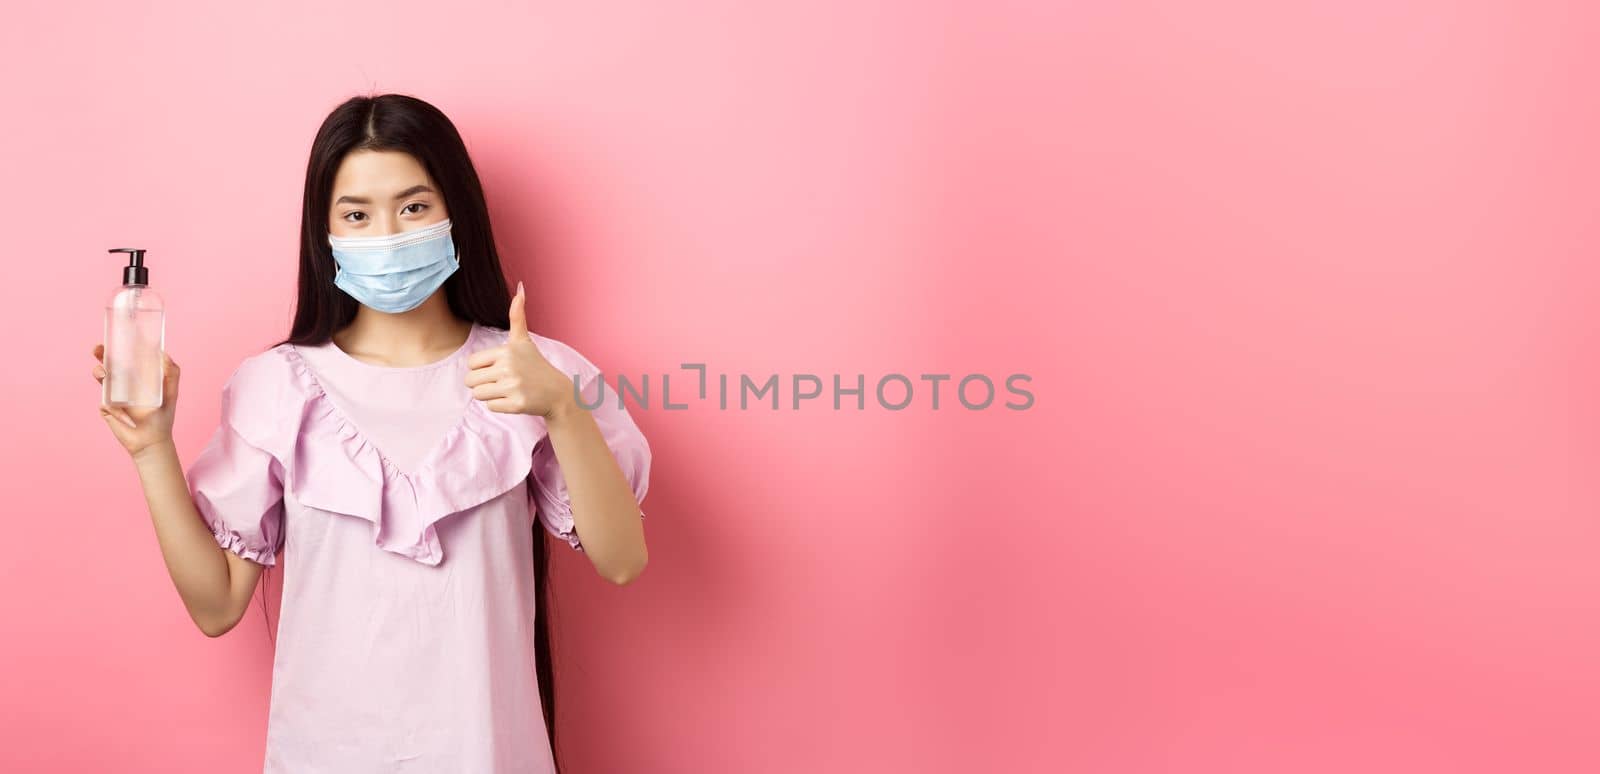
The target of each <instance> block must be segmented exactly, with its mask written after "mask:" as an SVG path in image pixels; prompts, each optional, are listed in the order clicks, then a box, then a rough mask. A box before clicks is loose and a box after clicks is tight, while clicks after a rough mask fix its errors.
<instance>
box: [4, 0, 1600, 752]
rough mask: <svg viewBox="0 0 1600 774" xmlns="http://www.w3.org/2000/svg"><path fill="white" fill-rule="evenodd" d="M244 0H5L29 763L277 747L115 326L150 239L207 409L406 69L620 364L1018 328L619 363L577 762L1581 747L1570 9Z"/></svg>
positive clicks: (1585, 186)
mask: <svg viewBox="0 0 1600 774" xmlns="http://www.w3.org/2000/svg"><path fill="white" fill-rule="evenodd" d="M144 5H151V6H152V7H149V8H142V7H140V6H144ZM227 5H228V6H229V7H228V9H227V10H222V9H221V4H215V3H197V2H187V3H163V4H141V3H100V4H96V5H75V4H72V3H50V4H45V3H29V4H19V5H16V6H15V7H12V8H8V10H7V19H6V23H5V25H3V29H0V44H3V45H0V68H3V72H5V73H6V75H5V76H4V90H5V93H4V95H3V96H4V105H5V111H4V112H5V118H4V121H3V126H4V128H3V130H0V131H4V142H3V143H0V169H3V170H4V173H5V175H4V186H3V187H0V204H3V205H4V211H5V212H6V213H8V214H9V215H10V218H11V220H10V225H9V227H8V228H7V229H6V231H7V237H6V244H5V252H6V253H7V257H8V259H9V261H8V263H9V267H8V275H7V277H6V280H7V283H8V284H9V288H8V290H9V292H7V293H6V294H5V295H6V301H5V302H4V303H3V304H0V315H4V319H3V323H4V324H5V328H6V330H7V331H8V332H9V336H10V339H11V345H10V347H9V350H10V352H11V353H12V354H11V358H10V364H9V366H8V367H6V368H5V369H0V385H3V388H4V397H5V398H6V401H5V403H6V405H7V406H8V407H9V409H10V410H9V411H8V412H7V416H6V421H5V424H6V426H7V427H8V431H7V432H8V436H9V438H8V440H7V442H6V443H4V444H3V446H0V455H3V456H0V471H3V473H0V475H3V476H4V491H5V498H6V499H5V503H6V507H5V509H4V512H5V515H6V516H7V519H6V534H5V536H4V546H5V548H4V553H5V555H4V559H3V560H0V627H3V629H0V642H3V643H4V644H3V645H0V665H3V666H0V686H3V689H0V737H3V738H0V770H5V771H53V772H103V771H119V772H208V773H209V772H223V773H228V772H253V771H259V767H260V763H261V753H262V745H263V739H264V736H263V735H264V732H265V722H266V711H267V698H268V687H269V682H268V681H269V676H270V658H271V651H270V643H269V641H268V639H267V633H266V631H265V624H264V622H263V616H262V614H261V610H259V609H256V608H252V610H251V611H250V614H249V615H248V616H247V618H246V619H245V621H244V622H243V623H242V624H241V625H240V626H239V627H238V628H237V629H236V630H234V631H233V632H231V633H230V634H228V635H227V636H226V637H223V638H221V639H218V640H211V639H207V638H206V637H204V636H203V635H201V634H200V632H199V631H198V630H197V629H196V628H195V627H194V625H193V624H192V623H190V621H189V620H188V618H187V616H186V615H185V613H184V611H183V609H182V605H181V604H180V602H179V600H178V597H177V595H176V593H175V592H174V591H173V588H172V585H171V581H170V580H169V578H168V576H167V573H166V570H165V569H164V567H163V564H162V560H161V557H160V554H159V551H158V548H157V545H156V542H155V539H154V535H153V533H152V530H151V527H150V523H149V519H148V516H147V514H146V512H145V510H144V504H143V500H142V497H141V495H140V490H139V487H138V482H137V479H136V478H135V476H134V473H133V470H132V467H131V465H130V464H129V463H128V461H127V459H126V456H125V454H124V453H123V452H122V450H121V449H120V447H118V446H117V445H116V444H115V442H114V440H113V439H112V437H111V435H110V433H109V432H108V431H107V430H106V428H105V427H104V425H103V423H102V421H101V419H100V418H99V416H98V415H97V413H96V409H95V404H96V401H97V399H98V398H97V395H98V393H97V388H96V385H95V384H94V382H93V381H92V380H91V379H90V377H89V368H90V365H91V357H90V355H89V350H90V348H91V347H92V346H93V345H94V344H95V343H96V342H97V341H98V340H99V337H100V325H101V304H102V303H103V302H104V300H105V298H106V297H107V296H108V295H109V294H110V293H111V292H112V291H113V290H114V289H115V285H116V282H117V281H118V277H119V270H118V265H119V264H118V262H117V260H116V257H114V256H110V255H108V254H107V253H106V252H105V251H106V249H107V248H110V247H120V246H125V245H133V246H140V247H145V248H147V249H148V250H149V251H150V252H149V260H150V264H151V266H152V269H151V275H152V279H153V282H154V284H155V285H156V286H157V287H158V288H159V289H160V291H161V292H162V293H163V294H164V295H165V297H166V298H167V300H168V302H169V304H170V306H171V309H172V312H171V314H170V317H169V338H168V345H169V350H170V351H171V352H172V354H173V356H174V357H175V358H176V359H177V360H178V362H179V363H180V364H182V365H183V367H184V374H185V375H184V384H183V398H182V402H181V404H180V410H179V413H178V417H179V419H178V427H177V440H178V446H179V448H180V451H181V454H182V457H183V459H184V462H185V464H187V463H188V462H189V461H190V460H192V459H193V456H194V454H195V453H196V452H198V450H199V448H200V446H201V445H202V444H203V443H204V440H205V438H206V437H207V436H208V435H209V433H210V432H211V431H212V429H213V428H214V427H215V422H216V416H217V409H218V400H219V389H220V387H221V384H222V381H223V380H224V379H225V378H226V377H227V375H228V373H229V372H230V371H231V370H232V368H233V367H234V366H235V365H236V364H237V363H238V361H239V360H240V359H241V358H243V357H244V356H246V355H248V354H250V353H252V352H254V351H256V350H258V349H259V348H260V347H262V346H264V345H265V344H267V343H270V341H271V340H273V339H274V338H275V337H278V336H281V335H282V334H284V333H285V332H286V330H287V325H288V320H289V316H290V312H291V304H292V290H293V282H294V278H295V249H296V248H295V245H296V233H297V228H298V220H297V219H298V208H299V206H300V196H301V186H302V183H303V174H304V168H305V162H306V154H307V151H308V148H309V145H310V142H311V138H312V134H313V133H314V131H315V129H316V127H317V125H318V123H319V122H320V121H321V119H322V117H323V116H324V115H325V114H326V113H327V112H328V111H329V110H330V109H332V107H333V106H334V105H335V104H337V103H338V102H339V101H340V100H342V99H343V98H345V97H346V96H349V95H351V94H355V93H361V92H365V91H369V90H370V91H376V92H383V91H403V92H408V93H413V94H416V95H418V96H421V97H423V98H424V99H427V100H429V101H431V102H434V103H435V104H437V105H438V106H439V107H441V108H442V109H443V110H444V111H445V112H446V113H447V114H449V115H450V116H451V117H452V119H453V120H454V121H455V122H456V123H457V125H458V126H459V127H460V129H461V131H462V132H463V134H464V135H465V137H466V139H467V142H468V146H469V148H470V149H471V151H472V152H473V154H474V157H475V159H476V161H477V164H478V165H479V170H480V172H481V174H482V176H483V179H484V181H485V184H486V186H487V191H488V196H489V200H490V206H491V208H492V212H493V214H494V215H495V224H496V227H497V231H498V235H499V238H500V240H501V248H502V255H503V256H504V258H505V260H506V262H507V267H506V268H507V272H508V274H510V275H511V276H512V279H517V278H521V279H525V280H527V281H528V282H529V286H530V313H531V315H532V324H533V326H534V329H535V330H537V331H541V332H543V333H545V334H546V335H550V336H554V337H556V338H559V339H561V340H563V341H567V342H568V343H571V344H573V345H574V346H576V347H578V348H579V349H580V350H581V351H583V352H584V353H585V354H587V355H589V356H590V357H591V358H592V359H594V360H595V361H596V362H597V363H599V364H601V365H602V367H604V368H606V369H607V370H608V372H611V373H615V372H617V371H626V372H630V373H635V374H637V373H641V372H650V373H656V374H659V373H661V372H663V371H669V370H673V369H676V367H677V365H678V364H679V363H683V362H693V361H699V362H705V363H707V364H708V365H709V367H710V368H711V370H712V372H713V373H718V372H725V373H733V374H737V373H741V372H743V373H751V374H757V375H765V374H769V373H773V372H777V373H780V374H793V373H799V372H811V373H821V374H830V375H831V374H834V373H840V374H846V375H853V374H856V373H865V374H868V379H869V380H872V379H875V378H876V377H877V376H879V375H882V374H884V373H889V372H900V373H906V374H910V375H913V376H915V375H916V374H919V373H934V372H941V373H952V374H955V375H957V376H958V377H959V376H961V375H965V374H968V373H985V374H988V375H990V376H992V377H995V378H997V379H998V378H1003V376H1004V375H1006V374H1009V373H1012V372H1026V373H1030V374H1032V375H1033V377H1034V381H1033V383H1032V388H1033V391H1034V393H1035V395H1036V396H1037V398H1038V402H1037V405H1036V406H1035V407H1034V408H1033V409H1032V410H1031V411H1025V412H1016V411H1006V410H1004V409H998V408H995V409H991V410H987V411H978V412H972V411H966V410H964V409H961V408H960V407H959V406H958V405H957V404H955V403H954V401H952V400H950V396H949V394H948V393H946V394H945V396H944V400H943V402H942V404H941V408H940V410H938V411H932V410H929V409H928V405H927V403H926V401H918V403H917V404H916V406H915V408H913V409H910V410H907V411H903V412H888V411H885V410H882V409H881V408H875V407H869V410H867V411H866V412H861V413H857V412H853V411H852V412H840V413H833V412H831V411H823V410H817V409H816V408H815V407H813V408H812V409H811V410H803V411H799V412H796V411H780V412H772V411H770V410H751V411H745V412H738V411H726V412H719V411H716V410H715V408H714V404H698V405H695V406H693V407H692V408H691V409H689V410H686V411H679V412H666V411H662V410H660V409H659V406H657V407H656V408H655V409H653V410H647V411H638V412H637V413H636V416H637V418H638V420H639V423H640V425H641V426H642V427H643V428H644V430H645V432H646V433H647V435H648V436H649V437H650V439H651V442H652V446H653V448H654V450H655V455H656V463H655V472H654V475H653V477H652V478H653V480H652V486H651V492H650V495H649V498H648V500H647V502H646V505H647V507H648V510H649V512H650V514H651V520H650V521H649V524H648V527H647V530H648V535H649V539H650V547H651V564H650V568H649V569H648V570H647V571H646V573H645V576H644V577H643V578H641V579H640V581H639V582H637V583H636V584H634V585H631V586H628V587H624V588H615V587H610V586H608V585H607V584H605V583H604V582H603V581H601V580H600V579H599V578H598V577H596V576H595V575H594V574H593V573H592V572H591V571H589V569H588V568H587V567H586V566H585V565H584V564H583V563H582V561H581V559H579V558H578V557H577V556H575V555H571V554H570V553H562V552H557V553H558V555H559V557H560V559H559V563H558V565H557V568H556V571H557V579H556V583H557V588H558V594H559V596H560V602H559V611H558V615H559V617H560V627H561V631H560V634H559V638H560V642H559V644H560V647H561V655H560V659H561V662H560V668H561V669H562V670H563V672H562V682H561V712H562V728H561V733H562V738H563V740H564V747H565V751H566V753H567V756H568V757H567V760H568V762H569V764H571V770H572V771H573V772H708V771H711V772H816V771H852V772H854V771H860V772H877V771H919V772H972V771H1006V772H1059V771H1093V772H1168V771H1181V772H1191V771H1193V772H1212V771H1216V772H1222V771H1226V772H1283V771H1296V772H1320V771H1328V772H1349V771H1383V772H1390V771H1393V772H1417V771H1439V772H1445V771H1448V772H1503V771H1539V772H1590V771H1595V770H1597V769H1600V745H1597V744H1596V742H1595V727H1596V720H1597V717H1596V706H1597V699H1600V666H1597V656H1596V654H1597V652H1600V623H1597V614H1600V603H1597V601H1596V600H1597V592H1600V570H1597V566H1596V563H1595V561H1594V558H1593V557H1594V555H1595V551H1596V548H1597V543H1600V525H1597V523H1596V514H1597V512H1600V510H1597V506H1600V485H1597V477H1596V476H1595V474H1594V470H1595V467H1596V465H1597V463H1600V441H1597V437H1600V434H1597V432H1596V421H1597V420H1600V402H1597V398H1596V396H1597V395H1600V371H1597V368H1596V366H1595V362H1596V361H1595V357H1594V353H1595V349H1596V344H1597V343H1600V342H1597V335H1596V334H1597V330H1600V313H1597V312H1596V311H1595V307H1594V305H1593V301H1592V300H1593V299H1594V298H1595V296H1596V290H1597V284H1600V272H1597V270H1596V263H1595V249H1594V245H1595V243H1596V237H1597V236H1600V227H1597V225H1596V224H1597V222H1600V219H1597V218H1596V217H1595V196H1594V191H1595V183H1596V180H1597V179H1600V163H1597V162H1600V154H1597V152H1596V138H1597V137H1600V131H1597V130H1600V120H1597V112H1596V105H1597V101H1596V99H1595V95H1596V86H1597V84H1596V79H1595V73H1596V72H1597V69H1596V68H1597V66H1600V60H1597V57H1596V55H1595V53H1594V51H1595V49H1594V47H1593V45H1592V44H1593V40H1594V36H1595V33H1596V22H1597V21H1600V19H1597V18H1596V16H1595V14H1594V12H1592V11H1587V10H1580V8H1581V6H1582V5H1583V4H1579V3H1529V2H1509V1H1502V2H1491V3H1472V4H1463V3H1447V2H1410V3H1393V2H1358V3H1334V2H1327V3H1297V4H1292V5H1296V6H1300V7H1299V8H1298V9H1296V10H1290V9H1286V8H1284V7H1283V6H1284V5H1288V4H1282V3H1275V2H1265V1H1262V2H1223V3H1215V2H1213V3H1190V4H1147V3H1086V4H1076V5H1074V6H1073V7H1065V6H1067V5H1068V4H1065V3H1038V4H1031V5H1030V4H1022V3H1003V2H985V3H954V2H943V3H921V2H880V3H857V2H843V1H839V2H832V1H830V2H809V3H789V4H774V3H761V4H749V3H738V2H720V3H690V4H684V3H673V4H666V3H646V2H606V3H583V4H573V3H534V4H512V3H470V2H466V3H454V4H448V5H446V4H439V3H412V2H404V1H402V2H390V3H382V4H378V3H372V4H366V5H365V7H363V8H360V9H356V8H349V7H346V4H330V3H294V4H289V3H269V4H260V3H258V4H227ZM156 6H159V7H156ZM756 6H759V7H756ZM946 386H947V387H948V385H946ZM684 394H686V393H678V395H675V398H677V397H680V396H682V395H684ZM272 599H275V597H273V598H272ZM275 620H276V618H275V617H274V621H275Z"/></svg>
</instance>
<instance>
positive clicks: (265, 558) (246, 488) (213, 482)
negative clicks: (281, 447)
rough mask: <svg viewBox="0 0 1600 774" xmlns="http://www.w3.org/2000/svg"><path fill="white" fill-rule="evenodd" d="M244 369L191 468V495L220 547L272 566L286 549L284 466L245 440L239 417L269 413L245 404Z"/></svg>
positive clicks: (231, 385)
mask: <svg viewBox="0 0 1600 774" xmlns="http://www.w3.org/2000/svg"><path fill="white" fill-rule="evenodd" d="M253 370H256V369H249V368H241V369H240V370H237V371H235V372H234V374H233V375H232V376H230V377H229V379H228V383H227V384H226V385H224V386H223V391H222V394H223V397H222V421H221V424H220V425H219V426H218V427H217V429H216V431H215V432H214V433H212V435H211V439H210V441H208V442H207V443H206V446H205V448H204V449H202V450H201V451H200V455H199V456H198V457H196V458H195V461H194V462H193V463H192V464H191V465H190V466H189V471H188V473H187V478H188V483H189V493H190V494H191V495H192V496H193V498H194V505H195V509H196V510H198V511H199V512H200V516H201V518H202V519H203V520H204V521H205V523H206V526H207V527H209V528H210V529H211V533H212V535H213V536H214V537H215V538H216V540H217V544H218V545H220V546H222V547H223V548H224V549H226V550H228V551H232V552H233V553H235V554H237V555H239V556H241V557H244V558H245V559H249V560H251V561H254V562H256V563H258V564H263V565H269V566H270V565H272V564H275V563H276V561H277V555H278V551H279V550H280V549H281V548H282V547H283V512H284V506H283V479H284V471H283V465H282V464H281V463H280V462H279V461H278V459H277V458H276V457H275V456H274V455H272V454H270V453H268V452H267V451H265V450H263V449H261V448H259V447H258V446H256V445H254V444H252V443H251V442H249V441H248V440H246V435H245V434H244V433H243V432H241V428H242V427H247V426H248V422H247V421H246V419H245V417H243V416H241V415H240V412H244V411H251V410H252V409H254V410H256V411H263V410H266V409H267V407H265V406H254V407H252V406H251V405H249V403H250V402H249V401H247V400H242V399H241V397H242V396H241V393H245V392H248V387H242V385H241V382H242V381H244V380H246V379H247V378H249V376H250V375H251V373H252V371H253Z"/></svg>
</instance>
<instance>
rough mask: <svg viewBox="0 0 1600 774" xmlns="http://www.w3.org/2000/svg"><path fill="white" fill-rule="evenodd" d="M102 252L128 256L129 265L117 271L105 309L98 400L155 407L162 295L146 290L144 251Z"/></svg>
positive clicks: (159, 379)
mask: <svg viewBox="0 0 1600 774" xmlns="http://www.w3.org/2000/svg"><path fill="white" fill-rule="evenodd" d="M107 252H112V253H128V254H129V261H128V265H127V266H125V267H123V269H122V287H121V288H120V289H119V290H117V292H116V295H113V296H112V297H111V302H110V303H109V304H107V305H106V328H105V353H104V359H105V369H106V378H105V379H104V380H103V381H102V382H101V385H102V394H101V400H102V401H103V402H104V403H105V404H106V405H108V406H128V407H138V408H158V407H160V406H161V402H162V394H161V384H162V377H163V376H164V375H165V374H164V371H165V368H164V365H165V362H164V360H165V359H164V357H163V349H164V348H165V347H166V310H165V308H164V307H163V306H162V303H161V296H159V295H157V294H156V292H155V291H154V290H151V289H150V270H149V269H148V268H146V267H145V265H144V250H142V249H139V248H135V247H118V248H114V249H112V250H108V251H107Z"/></svg>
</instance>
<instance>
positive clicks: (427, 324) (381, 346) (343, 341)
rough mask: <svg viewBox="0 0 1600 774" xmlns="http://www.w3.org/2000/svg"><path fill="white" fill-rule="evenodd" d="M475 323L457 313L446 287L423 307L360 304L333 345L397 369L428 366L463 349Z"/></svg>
mask: <svg viewBox="0 0 1600 774" xmlns="http://www.w3.org/2000/svg"><path fill="white" fill-rule="evenodd" d="M471 332H472V323H471V321H469V320H463V319H461V318H459V317H456V316H455V313H453V312H451V311H450V304H449V302H448V301H446V300H445V295H444V291H443V289H440V290H439V291H437V292H435V293H434V294H433V295H431V296H429V297H428V300H426V301H423V302H422V304H421V305H420V306H418V307H417V308H415V309H412V310H410V311H407V312H401V313H399V314H389V313H386V312H379V311H377V310H375V309H372V308H370V307H366V306H361V307H359V308H358V309H357V311H356V318H355V319H354V320H352V321H351V322H350V324H349V325H347V326H345V327H344V328H343V329H342V330H339V331H336V332H334V334H333V339H334V344H335V345H337V346H338V347H339V348H340V349H342V350H344V351H345V352H347V353H349V354H350V355H351V356H352V357H356V358H359V359H361V360H365V361H367V362H370V363H373V364H375V365H382V366H389V367H394V368H406V367H410V366H417V365H426V364H428V363H432V362H434V361H436V360H439V359H440V358H443V357H446V356H448V355H449V354H450V353H452V352H454V351H456V350H457V349H460V348H461V345H462V344H463V343H465V342H466V340H467V336H468V335H469V334H471Z"/></svg>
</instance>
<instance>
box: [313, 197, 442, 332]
mask: <svg viewBox="0 0 1600 774" xmlns="http://www.w3.org/2000/svg"><path fill="white" fill-rule="evenodd" d="M328 245H329V246H331V247H332V248H333V260H334V261H335V262H336V263H337V264H338V266H339V268H338V270H337V271H336V272H334V275H333V284H334V285H336V286H338V288H339V289H340V290H343V291H344V292H346V293H348V294H350V296H351V297H353V298H354V299H355V300H357V301H360V302H361V303H363V304H366V305H367V306H370V307H372V308H373V309H376V310H378V311H380V312H389V313H391V314H393V313H398V312H406V311H410V310H412V309H415V308H417V307H418V306H420V305H421V304H422V302H423V301H426V300H427V299H428V296H431V295H433V291H435V290H438V289H439V286H440V285H443V284H444V281H445V280H446V279H449V277H450V275H451V274H454V273H455V271H456V269H459V268H461V261H460V259H459V258H458V257H457V256H456V245H455V241H454V240H452V239H451V238H450V219H449V218H446V219H444V220H441V221H439V222H438V223H434V224H432V225H429V226H424V227H422V228H419V229H413V230H411V231H402V232H400V233H398V234H390V235H388V236H357V237H339V236H334V235H333V234H329V235H328Z"/></svg>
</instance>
